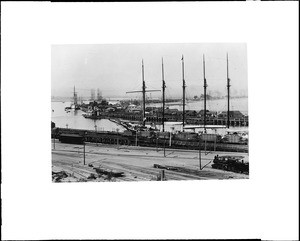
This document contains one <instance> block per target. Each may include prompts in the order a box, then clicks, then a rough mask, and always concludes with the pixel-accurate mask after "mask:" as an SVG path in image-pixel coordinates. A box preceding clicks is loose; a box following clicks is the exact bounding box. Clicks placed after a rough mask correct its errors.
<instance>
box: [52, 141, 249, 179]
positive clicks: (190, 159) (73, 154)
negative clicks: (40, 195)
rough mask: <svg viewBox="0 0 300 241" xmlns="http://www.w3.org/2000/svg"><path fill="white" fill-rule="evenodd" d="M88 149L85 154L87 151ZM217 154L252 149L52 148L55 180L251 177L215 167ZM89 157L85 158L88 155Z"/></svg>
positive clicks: (90, 145)
mask: <svg viewBox="0 0 300 241" xmlns="http://www.w3.org/2000/svg"><path fill="white" fill-rule="evenodd" d="M84 151H85V155H84ZM216 155H231V156H242V157H243V159H244V161H245V162H246V163H247V162H248V153H230V154H229V153H225V152H207V153H204V151H202V152H201V170H200V161H199V151H197V150H178V149H165V152H164V150H163V149H162V148H155V147H140V146H117V145H112V144H101V143H98V144H96V143H86V145H85V147H84V146H83V145H80V144H67V143H60V142H58V141H56V142H55V148H53V149H52V181H53V182H118V181H162V180H163V181H172V180H208V179H248V178H249V175H248V174H244V173H236V172H231V171H225V170H218V169H213V168H212V167H211V165H212V163H213V159H214V157H215V156H216ZM84 157H85V158H84Z"/></svg>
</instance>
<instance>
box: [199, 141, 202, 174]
mask: <svg viewBox="0 0 300 241" xmlns="http://www.w3.org/2000/svg"><path fill="white" fill-rule="evenodd" d="M199 166H200V170H201V168H202V167H201V136H200V137H199Z"/></svg>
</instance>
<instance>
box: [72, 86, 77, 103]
mask: <svg viewBox="0 0 300 241" xmlns="http://www.w3.org/2000/svg"><path fill="white" fill-rule="evenodd" d="M73 98H74V99H73V100H74V105H75V106H76V105H77V95H76V92H75V85H74V94H73Z"/></svg>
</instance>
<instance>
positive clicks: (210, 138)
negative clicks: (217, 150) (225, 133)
mask: <svg viewBox="0 0 300 241" xmlns="http://www.w3.org/2000/svg"><path fill="white" fill-rule="evenodd" d="M200 138H201V141H207V142H220V141H221V139H222V137H221V135H218V134H206V133H203V134H201V135H200Z"/></svg>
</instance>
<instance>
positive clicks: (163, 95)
mask: <svg viewBox="0 0 300 241" xmlns="http://www.w3.org/2000/svg"><path fill="white" fill-rule="evenodd" d="M165 89H166V83H165V77H164V59H163V58H162V97H163V98H162V99H163V107H162V108H163V109H162V126H163V132H164V131H165Z"/></svg>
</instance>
